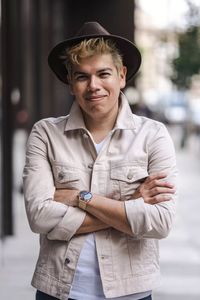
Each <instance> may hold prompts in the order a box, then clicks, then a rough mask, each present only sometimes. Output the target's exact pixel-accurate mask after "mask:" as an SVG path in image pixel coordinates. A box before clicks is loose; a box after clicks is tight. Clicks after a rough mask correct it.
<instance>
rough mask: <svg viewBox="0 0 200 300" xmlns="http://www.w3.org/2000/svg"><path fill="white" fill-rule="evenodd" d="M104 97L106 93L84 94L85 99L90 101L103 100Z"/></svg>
mask: <svg viewBox="0 0 200 300" xmlns="http://www.w3.org/2000/svg"><path fill="white" fill-rule="evenodd" d="M105 97H106V95H93V96H92V95H91V96H86V97H85V99H86V100H87V101H90V102H95V101H101V100H104V99H105Z"/></svg>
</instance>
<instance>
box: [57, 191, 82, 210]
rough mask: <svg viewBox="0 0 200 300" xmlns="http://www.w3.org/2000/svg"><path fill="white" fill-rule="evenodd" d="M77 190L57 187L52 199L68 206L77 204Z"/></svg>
mask: <svg viewBox="0 0 200 300" xmlns="http://www.w3.org/2000/svg"><path fill="white" fill-rule="evenodd" d="M78 194H79V191H78V190H70V189H58V190H56V191H55V193H54V201H57V202H60V203H64V204H66V205H69V206H78Z"/></svg>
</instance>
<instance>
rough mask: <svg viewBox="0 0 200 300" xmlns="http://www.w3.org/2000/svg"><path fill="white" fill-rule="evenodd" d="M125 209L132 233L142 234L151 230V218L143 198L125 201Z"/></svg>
mask: <svg viewBox="0 0 200 300" xmlns="http://www.w3.org/2000/svg"><path fill="white" fill-rule="evenodd" d="M125 210H126V216H127V219H128V222H129V224H130V226H131V230H132V233H133V235H134V236H135V235H136V236H138V237H140V236H142V235H143V234H144V233H146V232H148V231H150V230H152V225H151V220H150V217H149V216H148V213H147V210H146V204H145V203H144V200H143V198H142V197H141V198H138V199H136V200H129V201H125Z"/></svg>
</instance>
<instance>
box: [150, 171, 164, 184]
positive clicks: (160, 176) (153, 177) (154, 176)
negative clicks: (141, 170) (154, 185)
mask: <svg viewBox="0 0 200 300" xmlns="http://www.w3.org/2000/svg"><path fill="white" fill-rule="evenodd" d="M166 177H167V174H166V173H165V172H159V173H155V174H152V175H149V176H148V177H147V179H146V180H145V182H150V181H152V180H159V179H163V178H166Z"/></svg>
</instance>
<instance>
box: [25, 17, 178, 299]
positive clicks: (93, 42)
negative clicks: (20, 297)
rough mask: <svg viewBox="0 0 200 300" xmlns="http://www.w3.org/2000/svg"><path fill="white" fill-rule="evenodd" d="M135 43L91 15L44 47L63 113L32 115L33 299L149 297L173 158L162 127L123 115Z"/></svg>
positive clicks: (167, 211)
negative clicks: (64, 102) (65, 102)
mask: <svg viewBox="0 0 200 300" xmlns="http://www.w3.org/2000/svg"><path fill="white" fill-rule="evenodd" d="M140 62H141V57H140V53H139V51H138V49H137V48H136V46H135V45H134V44H132V43H131V42H130V41H128V40H126V39H124V38H122V37H119V36H115V35H111V34H109V33H108V32H107V31H106V30H105V29H104V28H103V27H102V26H101V25H100V24H98V23H96V22H89V23H85V24H84V25H83V26H82V28H81V29H80V31H79V32H78V34H77V35H76V36H75V37H74V38H71V39H68V40H66V41H64V42H62V43H60V44H58V45H57V46H56V47H54V48H53V50H52V51H51V52H50V55H49V65H50V67H51V69H52V70H53V71H54V72H55V74H56V75H57V76H58V78H59V79H60V80H62V81H63V82H64V83H66V84H68V85H69V87H70V90H71V93H72V94H73V95H74V103H73V105H72V108H71V110H70V113H69V115H68V116H65V117H59V118H49V119H45V120H41V121H39V122H38V123H36V124H35V125H34V127H33V129H32V132H31V134H30V137H29V141H28V145H27V155H26V165H25V168H24V191H25V204H26V211H27V216H28V220H29V223H30V226H31V229H32V230H33V231H34V232H37V233H40V254H39V258H38V262H37V265H36V270H35V273H34V277H33V280H32V284H33V286H34V287H35V288H36V289H37V293H36V299H37V300H42V299H63V300H64V299H76V300H82V299H86V300H97V299H99V300H100V299H101V300H102V299H106V298H111V299H124V300H128V299H152V298H151V294H152V290H153V289H154V288H155V287H156V286H157V284H158V280H159V262H158V240H159V239H161V238H164V237H166V236H167V235H168V233H169V231H170V228H171V225H172V221H173V219H174V214H175V212H174V211H175V201H174V200H175V199H174V198H175V178H176V161H175V153H174V147H173V144H172V141H171V139H170V137H169V135H168V132H167V130H166V128H165V126H164V125H163V124H161V123H159V122H156V121H153V120H150V119H147V118H144V117H139V116H136V115H133V114H132V113H131V110H130V107H129V105H128V102H127V100H126V98H125V96H124V95H123V93H122V92H121V90H122V89H123V88H124V87H125V85H126V80H129V79H131V78H132V77H133V76H134V75H135V73H136V72H137V70H138V69H139V67H140Z"/></svg>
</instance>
